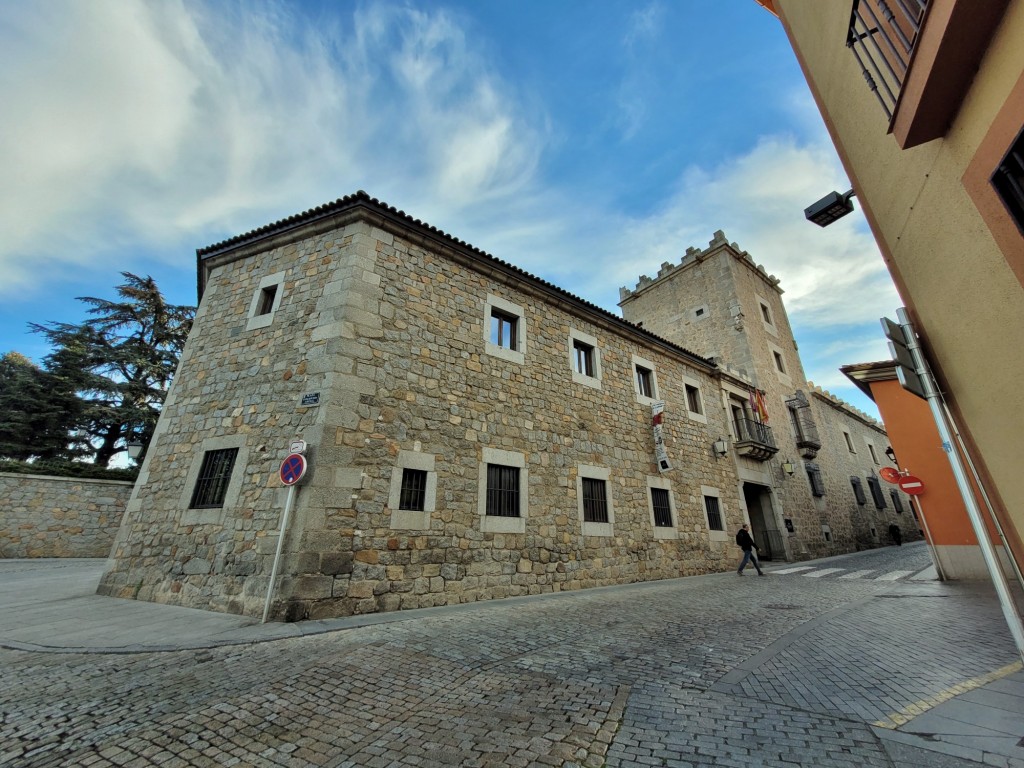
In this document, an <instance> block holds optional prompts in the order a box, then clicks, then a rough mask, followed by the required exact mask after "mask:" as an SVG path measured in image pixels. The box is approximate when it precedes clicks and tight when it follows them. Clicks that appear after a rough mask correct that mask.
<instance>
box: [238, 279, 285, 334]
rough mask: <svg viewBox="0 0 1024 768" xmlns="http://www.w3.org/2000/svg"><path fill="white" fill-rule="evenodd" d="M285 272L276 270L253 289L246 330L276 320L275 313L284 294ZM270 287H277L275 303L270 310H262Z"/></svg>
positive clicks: (264, 326)
mask: <svg viewBox="0 0 1024 768" xmlns="http://www.w3.org/2000/svg"><path fill="white" fill-rule="evenodd" d="M285 274H286V273H285V272H284V271H281V272H275V273H274V274H272V275H267V276H266V277H263V278H261V279H260V282H259V285H257V286H256V290H255V291H253V294H252V301H250V302H249V315H248V322H246V324H245V330H247V331H252V330H255V329H258V328H266V327H267V326H268V325H271V324H272V323H273V322H274V315H275V314H276V313H277V310H278V309H279V308H280V307H281V299H282V297H283V296H284V278H285ZM270 288H274V289H275V291H274V300H273V303H272V304H271V306H270V310H269V311H267V312H261V308H262V307H263V304H264V295H265V292H266V291H267V290H268V289H270Z"/></svg>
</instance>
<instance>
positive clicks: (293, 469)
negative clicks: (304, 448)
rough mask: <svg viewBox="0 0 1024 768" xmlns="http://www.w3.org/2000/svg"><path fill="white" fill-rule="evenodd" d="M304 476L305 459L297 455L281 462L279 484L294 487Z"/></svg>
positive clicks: (292, 455) (294, 454)
mask: <svg viewBox="0 0 1024 768" xmlns="http://www.w3.org/2000/svg"><path fill="white" fill-rule="evenodd" d="M304 474H306V457H305V456H303V455H302V454H299V453H293V454H291V455H290V456H289V457H288V458H287V459H285V460H284V461H282V462H281V482H282V483H284V484H285V485H295V484H296V483H297V482H299V480H301V479H302V476H303V475H304Z"/></svg>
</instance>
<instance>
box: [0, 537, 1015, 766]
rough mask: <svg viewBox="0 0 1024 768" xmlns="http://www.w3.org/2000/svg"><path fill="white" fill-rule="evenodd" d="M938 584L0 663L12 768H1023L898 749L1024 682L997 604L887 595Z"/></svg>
mask: <svg viewBox="0 0 1024 768" xmlns="http://www.w3.org/2000/svg"><path fill="white" fill-rule="evenodd" d="M833 560H835V559H833ZM929 562H930V560H929V557H928V552H927V549H926V548H925V546H924V545H923V544H920V545H913V546H905V547H902V548H894V547H888V548H883V549H880V550H875V551H872V552H866V553H860V554H858V555H852V556H849V557H847V558H845V559H844V561H843V564H842V568H841V569H837V570H833V571H830V572H829V573H827V574H824V575H821V576H819V577H813V578H808V576H811V575H812V569H810V568H808V569H805V570H799V571H791V572H789V573H772V574H771V575H770V576H769V577H768V578H764V579H759V578H756V576H755V577H754V578H749V577H747V576H745V577H743V578H737V577H736V575H735V574H733V573H728V574H716V575H711V576H701V577H693V578H687V579H678V580H673V581H668V582H653V583H645V584H637V585H631V586H627V587H616V588H610V589H602V590H591V591H586V592H575V593H572V594H562V595H554V596H549V597H542V598H532V599H526V600H515V601H493V602H489V603H483V604H478V605H475V606H474V607H473V610H471V611H462V612H458V613H446V612H445V611H444V610H437V612H436V613H435V614H432V615H429V616H427V617H417V618H415V619H413V620H407V621H398V622H395V623H388V624H378V625H375V626H364V627H360V628H355V629H349V630H345V631H337V632H330V633H326V634H320V635H316V636H311V637H298V638H291V639H283V640H276V641H271V642H262V643H257V644H250V645H235V646H225V647H214V648H207V649H201V650H188V651H172V652H161V653H117V654H111V653H43V652H32V651H22V650H11V649H8V648H5V649H3V650H0V661H2V664H3V676H2V683H0V765H5V766H7V765H9V766H17V767H18V768H21V767H23V766H24V767H26V768H27V767H32V768H42V767H43V766H130V768H136V767H141V766H163V767H164V768H175V767H176V766H229V765H238V766H307V765H318V766H339V767H340V766H391V765H409V766H529V765H550V766H575V765H581V766H591V767H596V766H602V765H607V766H633V765H640V766H711V765H715V766H794V765H806V766H815V767H816V768H821V767H827V766H850V767H851V768H852V767H853V766H863V767H867V766H902V765H910V766H918V765H920V766H925V765H929V766H955V765H968V766H969V765H974V764H975V762H973V761H972V758H974V759H976V761H977V762H978V763H979V764H980V763H981V761H982V760H983V759H988V760H989V764H992V765H1006V766H1024V748H1021V749H1020V755H1019V758H1018V757H1014V756H1012V755H1011V756H1009V757H1006V756H993V755H989V756H988V757H987V758H986V757H985V755H983V752H982V750H981V749H979V750H978V751H977V755H967V754H960V755H959V756H957V757H951V756H950V755H949V753H948V752H947V753H945V754H940V753H939V752H930V751H927V750H926V749H925V748H924V747H925V746H927V745H926V744H923V743H922V744H915V743H913V742H912V740H911V738H910V737H909V736H908V737H907V738H900V737H902V736H903V734H902V733H901V732H900V730H899V729H901V727H903V726H904V725H905V724H907V723H908V722H912V720H913V717H914V716H916V715H917V714H920V713H924V712H927V711H928V709H929V708H930V707H932V706H934V705H935V704H937V703H939V702H941V701H944V700H946V699H948V698H950V697H951V696H952V695H953V692H963V691H967V690H970V689H971V688H972V687H973V686H976V685H980V684H981V683H982V682H985V681H988V680H991V679H997V678H998V677H999V676H1001V675H1008V674H1011V673H1012V672H1014V670H1015V669H1017V668H1019V657H1018V656H1017V654H1016V652H1015V650H1014V647H1013V643H1012V642H1011V639H1010V636H1009V632H1008V631H1007V630H1006V627H1005V623H1004V621H1003V619H1002V617H1001V615H1000V612H999V607H998V604H997V603H996V601H995V599H994V597H993V596H992V594H991V589H990V588H988V587H985V586H984V585H970V584H943V583H940V582H932V581H912V580H908V579H907V577H906V575H904V576H901V577H899V578H898V579H897V580H888V579H886V578H885V575H886V574H888V573H893V572H896V571H900V572H902V573H904V574H911V573H916V572H917V571H919V570H921V569H922V568H925V567H926V566H927V565H928V564H929ZM847 563H848V564H847ZM801 565H810V564H801ZM829 565H831V566H834V565H836V564H835V563H829ZM776 570H777V571H782V570H786V569H785V567H784V564H783V565H780V566H778V567H777V568H776ZM858 571H859V572H861V575H860V576H859V577H856V578H843V575H844V574H845V575H849V574H850V573H856V572H858ZM872 574H875V575H874V576H872ZM750 575H752V574H750ZM11 620H12V617H8V618H7V619H5V621H11ZM1015 663H1017V664H1016V667H1015V666H1014V665H1015ZM1018 674H1019V673H1018ZM889 734H891V735H892V738H890V736H889ZM1021 736H1024V732H1022V733H1021ZM995 758H998V759H995ZM943 761H949V762H943Z"/></svg>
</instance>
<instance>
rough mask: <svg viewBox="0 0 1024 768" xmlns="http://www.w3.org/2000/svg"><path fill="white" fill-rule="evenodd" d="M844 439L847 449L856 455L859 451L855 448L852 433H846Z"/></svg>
mask: <svg viewBox="0 0 1024 768" xmlns="http://www.w3.org/2000/svg"><path fill="white" fill-rule="evenodd" d="M843 437H845V438H846V447H847V448H848V449H849V451H850V453H856V452H857V449H856V448H854V447H853V439H852V438H851V437H850V433H849V432H846V431H844V432H843Z"/></svg>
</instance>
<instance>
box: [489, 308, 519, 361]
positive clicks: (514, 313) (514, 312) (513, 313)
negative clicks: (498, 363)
mask: <svg viewBox="0 0 1024 768" xmlns="http://www.w3.org/2000/svg"><path fill="white" fill-rule="evenodd" d="M495 311H497V312H498V313H499V314H502V315H506V316H508V317H512V318H515V320H516V334H515V335H516V346H515V349H510V348H509V347H503V346H500V345H498V344H495V343H494V342H493V341H491V320H492V318H493V317H494V315H495ZM526 340H527V332H526V310H525V309H523V307H522V306H520V305H519V304H516V303H514V302H511V301H509V300H508V299H503V298H501V297H500V296H495V295H494V294H491V293H489V294H487V300H486V301H485V302H484V352H485V353H486V354H488V355H490V356H491V357H497V358H499V359H500V360H506V361H508V362H510V363H517V364H519V365H522V364H523V363H524V362H526Z"/></svg>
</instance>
